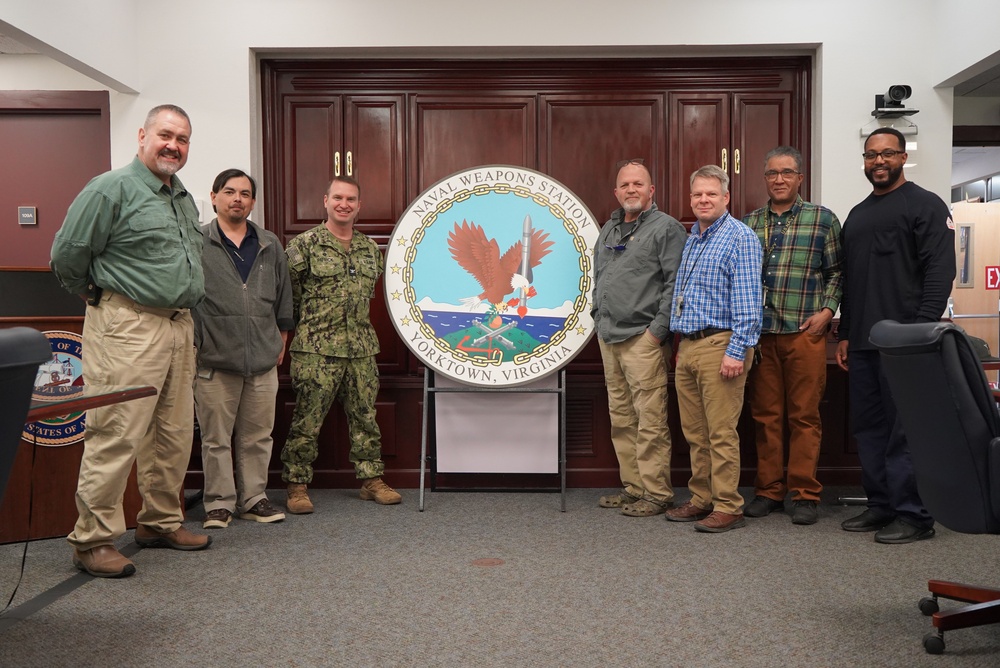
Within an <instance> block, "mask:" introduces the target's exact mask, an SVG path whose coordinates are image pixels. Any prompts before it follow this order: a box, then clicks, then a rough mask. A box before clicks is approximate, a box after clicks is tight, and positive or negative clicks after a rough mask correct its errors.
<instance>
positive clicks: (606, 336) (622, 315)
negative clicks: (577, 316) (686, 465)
mask: <svg viewBox="0 0 1000 668" xmlns="http://www.w3.org/2000/svg"><path fill="white" fill-rule="evenodd" d="M618 166H619V170H618V177H617V180H616V182H615V196H616V197H617V198H618V201H619V202H620V203H621V205H622V208H620V209H618V210H617V211H615V212H614V213H613V214H611V220H609V221H608V222H607V223H605V224H604V227H603V228H602V229H601V234H600V236H599V237H598V239H597V245H596V247H595V248H594V266H595V271H594V307H593V311H592V313H593V316H594V323H595V325H596V327H597V339H598V344H599V346H600V348H601V357H602V358H603V360H604V378H605V381H606V385H607V388H608V410H609V412H610V415H611V441H612V443H613V445H614V448H615V454H616V455H617V456H618V467H619V472H620V474H621V481H622V487H623V489H622V490H621V491H620V492H618V493H617V494H612V495H608V496H602V497H601V499H600V501H599V505H600V506H602V507H604V508H620V509H621V513H622V514H623V515H628V516H631V517H649V516H652V515H659V514H661V513H663V512H664V511H665V510H666V509H667V508H668V507H669V506H670V505H672V503H673V498H674V491H673V489H672V488H671V486H670V447H671V443H670V429H669V427H667V360H669V359H670V356H671V352H672V351H671V349H672V346H671V340H670V337H671V336H672V335H671V333H670V310H671V302H672V301H673V296H674V281H675V278H676V275H677V267H678V266H679V265H680V261H681V253H682V252H683V250H684V241H685V237H686V236H687V235H686V233H685V231H684V226H683V225H681V224H680V223H679V222H677V220H676V219H674V218H672V217H670V216H668V215H667V214H665V213H663V212H662V211H660V210H658V209H657V208H656V204H655V203H654V202H653V192H654V190H655V189H654V187H653V184H652V176H651V175H650V173H649V170H648V169H646V166H645V165H644V164H643V161H642V160H626V161H623V162H622V163H619V165H618Z"/></svg>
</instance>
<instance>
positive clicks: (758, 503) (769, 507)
mask: <svg viewBox="0 0 1000 668" xmlns="http://www.w3.org/2000/svg"><path fill="white" fill-rule="evenodd" d="M784 509H785V504H784V503H783V502H781V501H775V500H774V499H769V498H767V497H766V496H755V497H753V501H751V502H750V503H748V504H747V505H746V507H745V508H744V509H743V514H744V515H746V516H747V517H767V516H768V515H770V514H771V513H773V512H776V511H777V512H780V511H782V510H784Z"/></svg>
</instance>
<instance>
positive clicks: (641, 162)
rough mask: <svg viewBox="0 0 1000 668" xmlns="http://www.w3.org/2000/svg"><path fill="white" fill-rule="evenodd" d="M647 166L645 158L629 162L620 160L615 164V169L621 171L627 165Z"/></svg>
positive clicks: (630, 159)
mask: <svg viewBox="0 0 1000 668" xmlns="http://www.w3.org/2000/svg"><path fill="white" fill-rule="evenodd" d="M644 164H646V159H645V158H629V159H628V160H619V161H618V162H616V163H615V169H621V168H622V167H624V166H625V165H644Z"/></svg>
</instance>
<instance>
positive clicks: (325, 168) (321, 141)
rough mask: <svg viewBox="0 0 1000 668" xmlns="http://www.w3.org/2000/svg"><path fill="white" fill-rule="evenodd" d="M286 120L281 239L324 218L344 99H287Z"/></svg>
mask: <svg viewBox="0 0 1000 668" xmlns="http://www.w3.org/2000/svg"><path fill="white" fill-rule="evenodd" d="M282 112H283V113H282V120H283V122H284V126H285V131H286V133H287V134H288V141H287V142H285V145H284V156H283V158H284V159H283V164H282V165H281V171H280V173H281V177H280V184H281V185H280V190H279V193H280V199H279V200H278V206H280V207H281V208H280V210H281V213H282V220H281V232H282V233H283V234H279V236H282V237H283V238H282V242H283V243H284V244H286V245H287V244H288V241H289V240H290V239H291V238H292V237H294V236H295V235H297V234H299V233H300V232H305V231H306V230H308V229H309V228H310V227H313V226H315V225H318V224H319V223H320V222H322V221H323V220H324V219H325V218H326V209H325V208H324V207H323V194H324V193H325V192H326V186H327V185H328V184H329V182H330V178H331V177H332V176H333V169H334V157H335V153H337V152H339V151H340V150H341V145H342V143H343V134H344V130H343V101H342V99H341V97H340V96H339V95H338V96H323V97H320V98H317V97H308V98H304V99H302V98H299V99H297V98H295V97H287V98H285V100H284V107H283V109H282Z"/></svg>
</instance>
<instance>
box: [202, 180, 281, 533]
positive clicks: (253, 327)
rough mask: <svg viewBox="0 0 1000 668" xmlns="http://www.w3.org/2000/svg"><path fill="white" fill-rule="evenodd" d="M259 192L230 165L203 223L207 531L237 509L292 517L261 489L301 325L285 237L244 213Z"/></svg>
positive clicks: (262, 517)
mask: <svg viewBox="0 0 1000 668" xmlns="http://www.w3.org/2000/svg"><path fill="white" fill-rule="evenodd" d="M256 198H257V183H256V182H255V181H254V180H253V178H252V177H250V176H249V175H248V174H246V173H245V172H242V171H240V170H238V169H227V170H226V171H224V172H222V173H221V174H219V175H218V176H217V177H215V183H214V184H213V185H212V208H213V209H214V210H215V211H216V213H217V214H218V217H217V218H216V219H215V220H213V221H212V222H211V223H209V224H208V225H204V226H202V233H203V235H204V243H205V245H204V252H203V254H202V264H203V267H204V271H205V300H204V301H203V302H201V304H199V305H198V307H197V308H195V309H194V311H193V313H194V321H195V333H194V341H195V345H196V346H197V348H198V373H197V378H196V379H195V390H194V396H195V408H196V410H197V412H198V423H199V424H200V426H201V461H202V467H203V470H204V472H205V501H204V503H205V522H204V524H203V526H204V527H205V528H206V529H208V528H220V529H221V528H225V527H227V526H228V525H229V522H230V520H231V519H232V516H233V515H235V514H237V513H239V516H240V518H242V519H245V520H253V521H255V522H278V521H281V520H283V519H285V514H284V513H282V512H281V511H279V510H278V509H277V508H275V507H274V506H272V505H271V502H270V501H269V500H268V499H267V496H266V494H265V491H264V490H265V488H266V487H267V470H268V464H269V463H270V461H271V446H272V444H273V439H272V438H271V431H272V430H273V428H274V401H275V396H276V395H277V393H278V365H279V364H281V360H282V358H283V357H284V354H285V347H286V344H287V343H288V334H289V332H290V331H291V330H292V329H293V328H294V321H293V319H292V288H291V283H290V280H289V276H288V264H287V261H286V259H285V253H284V251H283V249H282V248H281V244H280V242H279V241H278V238H277V237H276V236H275V235H274V234H272V233H271V232H268V231H267V230H264V229H262V228H260V227H258V226H257V225H255V224H254V223H253V222H251V221H249V220H247V216H249V215H250V212H251V211H253V206H254V202H255V201H256ZM234 469H235V476H234Z"/></svg>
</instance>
